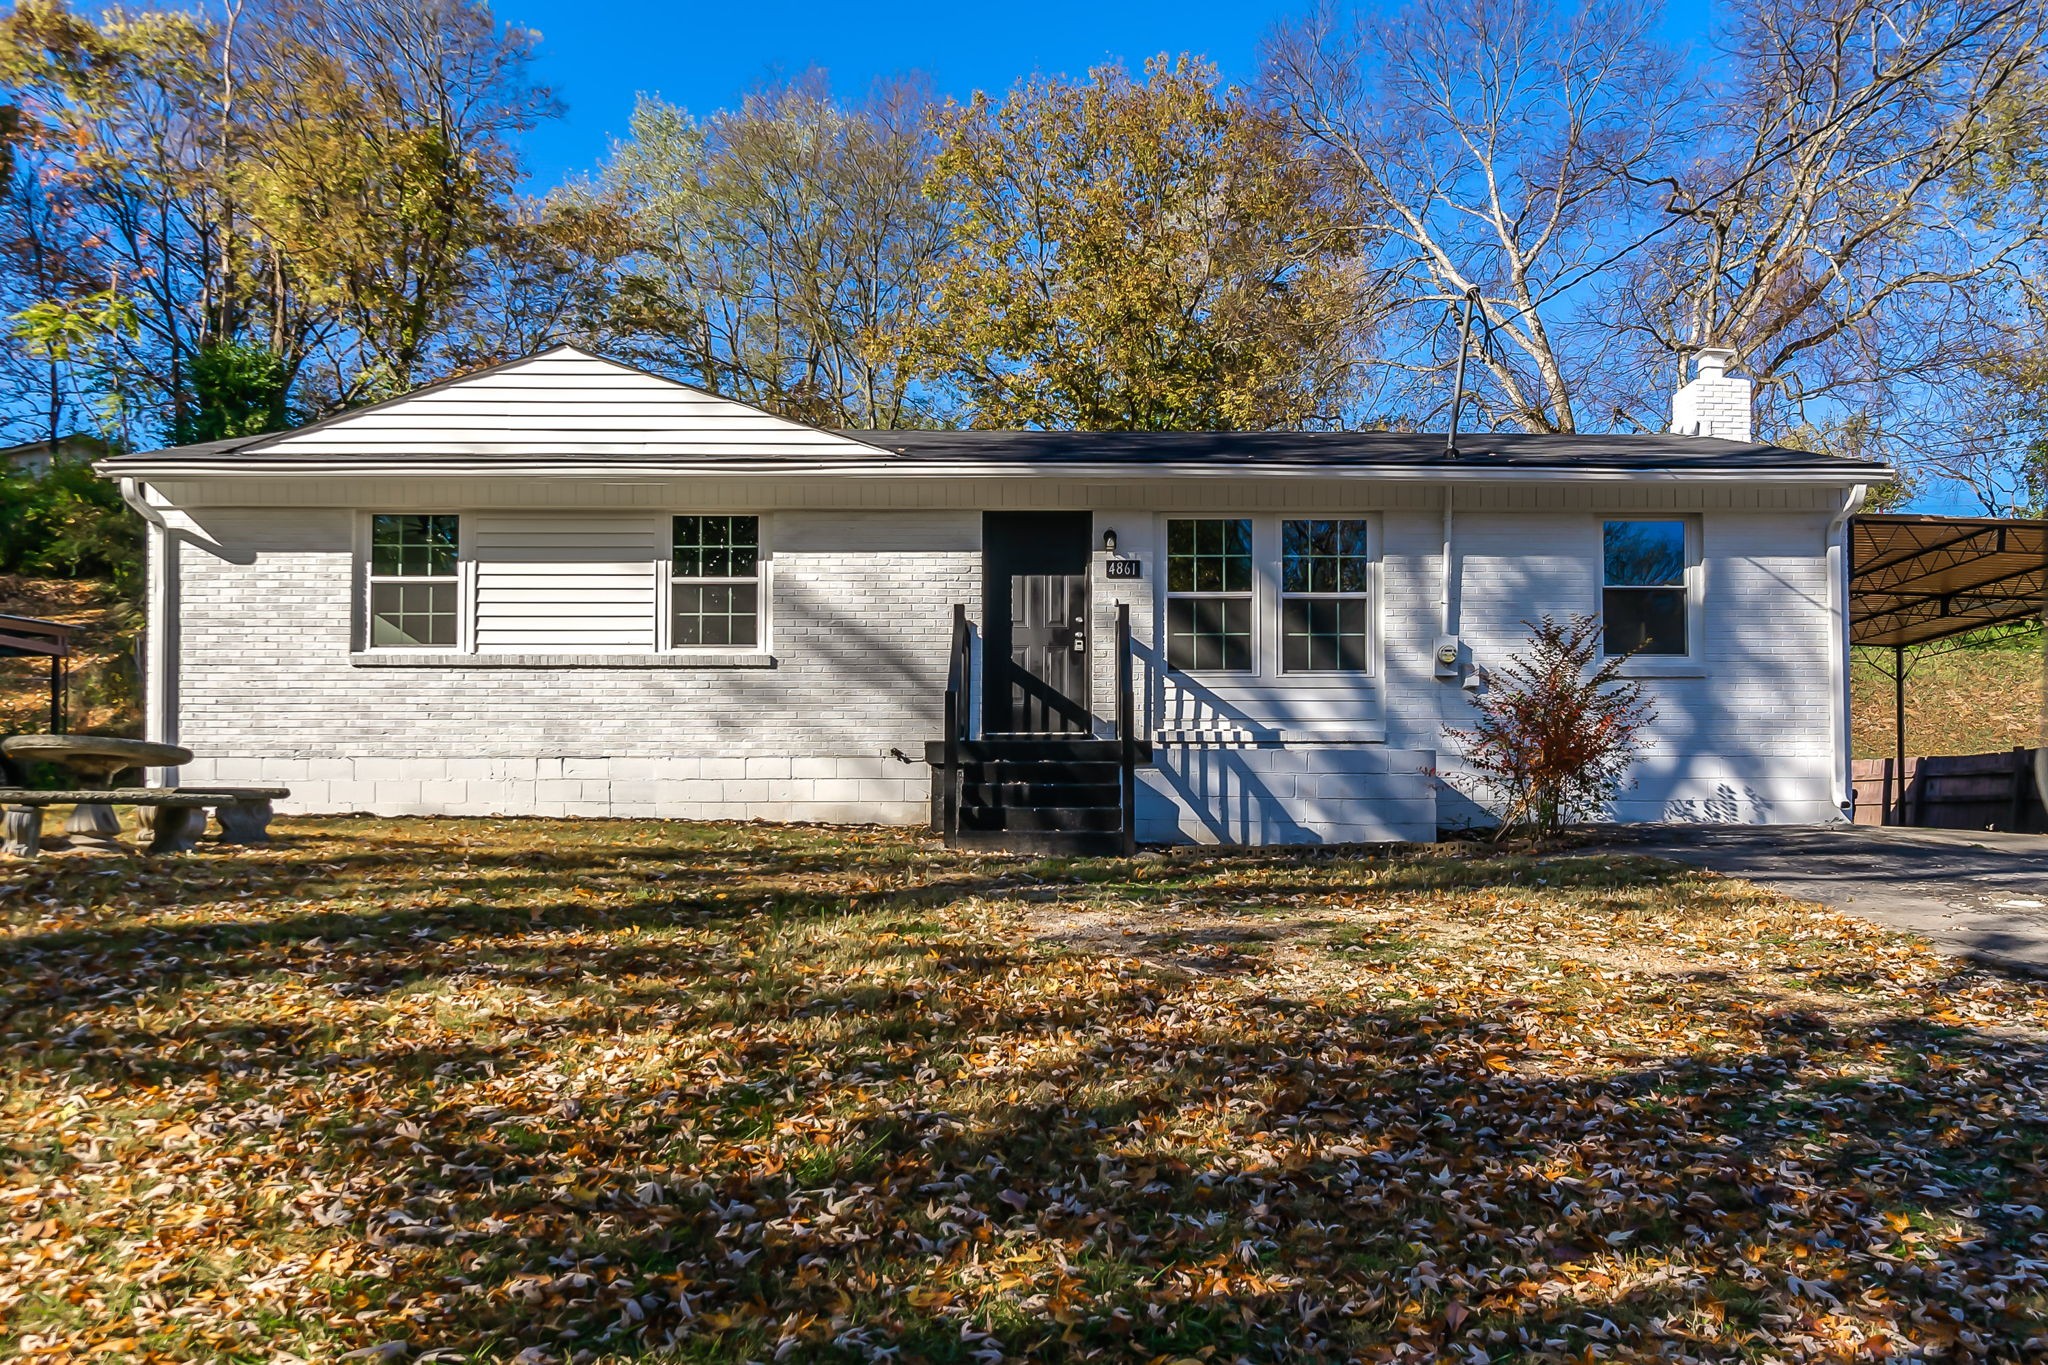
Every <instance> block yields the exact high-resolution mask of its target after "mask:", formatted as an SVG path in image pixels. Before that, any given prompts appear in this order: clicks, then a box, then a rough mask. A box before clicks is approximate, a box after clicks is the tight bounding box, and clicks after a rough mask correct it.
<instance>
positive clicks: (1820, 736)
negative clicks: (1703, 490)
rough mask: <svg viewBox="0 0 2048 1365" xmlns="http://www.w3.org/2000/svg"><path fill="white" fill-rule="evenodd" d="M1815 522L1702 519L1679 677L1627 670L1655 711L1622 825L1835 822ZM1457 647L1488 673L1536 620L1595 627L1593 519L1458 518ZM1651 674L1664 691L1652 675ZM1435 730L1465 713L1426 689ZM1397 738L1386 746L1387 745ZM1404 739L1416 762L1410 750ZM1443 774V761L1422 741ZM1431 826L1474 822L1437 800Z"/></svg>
mask: <svg viewBox="0 0 2048 1365" xmlns="http://www.w3.org/2000/svg"><path fill="white" fill-rule="evenodd" d="M1827 520H1828V519H1827V517H1826V516H1824V515H1820V514H1814V513H1806V514H1796V513H1795V514H1782V515H1768V516H1766V515H1741V514H1720V515H1717V514H1713V513H1707V514H1704V515H1702V516H1700V517H1698V518H1696V521H1695V524H1696V527H1697V530H1696V534H1697V535H1698V537H1699V541H1700V550H1701V563H1700V565H1699V569H1698V574H1699V583H1700V589H1701V595H1700V603H1701V610H1700V613H1699V618H1698V622H1697V624H1698V634H1699V638H1698V640H1697V642H1696V643H1695V645H1694V654H1695V658H1694V659H1693V660H1692V661H1690V662H1677V663H1669V664H1666V663H1662V662H1660V661H1652V660H1648V659H1645V660H1642V661H1641V665H1642V666H1641V667H1640V668H1639V669H1638V670H1637V671H1638V672H1639V673H1640V674H1643V675H1645V676H1643V685H1644V688H1645V689H1646V692H1647V694H1648V696H1649V699H1650V701H1651V702H1652V704H1653V705H1654V707H1655V709H1656V712H1657V720H1656V722H1655V724H1653V725H1652V726H1651V727H1650V730H1649V732H1648V736H1647V740H1648V743H1647V745H1646V748H1645V751H1644V754H1643V757H1642V760H1641V762H1640V763H1639V764H1638V765H1637V768H1636V771H1635V773H1634V779H1635V784H1634V786H1632V787H1631V788H1630V789H1628V790H1627V791H1625V792H1623V793H1622V794H1621V796H1620V799H1619V800H1618V801H1617V803H1616V807H1615V811H1614V814H1615V815H1616V817H1617V818H1619V819H1623V820H1713V821H1724V822H1745V823H1747V822H1768V823H1787V822H1811V821H1822V820H1831V819H1835V818H1838V816H1839V812H1838V810H1837V808H1836V806H1835V798H1834V786H1835V780H1836V779H1835V766H1834V765H1835V756H1834V744H1833V738H1832V736H1833V731H1832V728H1831V727H1832V716H1833V707H1834V704H1835V702H1834V681H1833V676H1834V675H1833V672H1832V670H1831V668H1830V661H1829V649H1830V634H1829V624H1828V605H1827V604H1828V584H1827V559H1826V556H1825V553H1824V547H1825V539H1826V533H1827ZM1457 541H1458V546H1459V554H1460V559H1461V564H1460V579H1461V583H1462V604H1461V605H1462V619H1461V623H1460V624H1461V627H1462V635H1463V638H1464V640H1465V642H1466V644H1467V646H1468V647H1469V649H1470V650H1471V653H1472V657H1473V659H1474V661H1476V662H1477V663H1479V664H1481V665H1488V666H1497V665H1498V664H1499V663H1500V661H1501V660H1502V659H1503V658H1504V657H1505V656H1506V655H1507V654H1508V653H1510V652H1516V651H1519V650H1520V649H1521V648H1522V646H1523V642H1524V641H1525V640H1526V639H1527V636H1528V628H1527V627H1526V626H1525V625H1524V624H1523V623H1524V622H1526V621H1531V620H1534V619H1535V618H1536V617H1537V616H1539V615H1540V614H1542V613H1544V612H1549V613H1550V614H1552V615H1554V616H1558V617H1562V616H1564V615H1567V614H1569V613H1571V612H1574V611H1578V612H1588V613H1590V612H1595V611H1597V609H1598V606H1599V601H1600V560H1601V518H1600V517H1599V516H1595V515H1586V514H1581V513H1542V512H1484V513H1478V514H1473V513H1460V514H1459V516H1458V520H1457ZM1657 673H1662V674H1664V676H1654V674H1657ZM1439 687H1440V691H1441V694H1442V695H1443V696H1444V697H1445V699H1446V704H1445V710H1444V717H1443V718H1444V722H1445V723H1447V724H1457V725H1463V724H1467V723H1469V717H1470V715H1471V714H1472V712H1471V706H1470V703H1469V701H1467V700H1465V699H1464V696H1463V693H1462V692H1461V690H1460V689H1459V688H1457V687H1455V686H1452V685H1449V684H1440V685H1439ZM1396 738H1397V737H1395V736H1390V741H1393V740H1395V739H1396ZM1400 738H1406V739H1408V740H1409V742H1413V743H1416V744H1417V745H1418V747H1419V745H1420V736H1419V735H1411V736H1404V737H1400ZM1438 742H1439V744H1441V746H1442V747H1443V749H1444V751H1445V758H1444V763H1445V767H1446V769H1447V770H1450V771H1456V769H1457V758H1456V754H1455V748H1456V746H1455V745H1454V744H1451V743H1449V742H1447V741H1441V740H1440V741H1438ZM1445 814H1446V817H1447V819H1457V818H1458V817H1459V816H1460V815H1462V816H1463V817H1465V818H1470V819H1476V818H1477V817H1478V814H1479V813H1478V812H1477V811H1476V810H1474V809H1472V808H1471V807H1470V805H1469V803H1467V802H1465V801H1463V800H1462V798H1460V797H1459V796H1457V795H1456V794H1455V793H1447V795H1446V800H1445Z"/></svg>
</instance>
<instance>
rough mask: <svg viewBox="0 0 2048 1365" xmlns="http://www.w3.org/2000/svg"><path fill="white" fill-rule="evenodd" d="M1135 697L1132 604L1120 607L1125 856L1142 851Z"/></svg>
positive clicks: (1118, 692)
mask: <svg viewBox="0 0 2048 1365" xmlns="http://www.w3.org/2000/svg"><path fill="white" fill-rule="evenodd" d="M1136 710H1137V707H1136V704H1135V699H1134V698H1133V697H1132V695H1131V604H1130V603H1128V602H1119V603H1117V604H1116V737H1117V743H1118V750H1119V752H1118V755H1117V760H1118V765H1119V766H1120V768H1121V769H1122V777H1123V788H1124V789H1123V807H1124V810H1123V815H1124V828H1123V839H1124V856H1125V857H1126V858H1128V857H1130V856H1131V855H1132V854H1134V853H1136V852H1137V851H1138V736H1137V734H1136V733H1135V723H1136V721H1135V715H1134V713H1135V711H1136Z"/></svg>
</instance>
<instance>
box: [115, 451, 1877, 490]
mask: <svg viewBox="0 0 2048 1365" xmlns="http://www.w3.org/2000/svg"><path fill="white" fill-rule="evenodd" d="M159 453H161V452H159ZM94 467H95V468H96V469H98V470H99V471H100V472H101V473H103V474H105V475H107V476H109V477H114V478H131V479H192V478H206V479H212V478H306V477H320V478H333V477H378V478H390V477H394V476H395V477H401V478H473V477H503V476H505V475H508V474H516V475H519V476H520V477H523V478H535V479H562V480H578V479H593V478H599V479H611V478H618V477H620V476H622V475H630V476H632V477H635V478H643V479H644V478H678V479H687V478H699V477H717V478H734V477H742V478H744V477H777V478H786V477H789V476H791V475H802V476H831V477H841V478H859V479H875V478H880V479H913V480H915V479H934V478H942V479H963V478H965V479H998V478H1001V479H1016V478H1068V479H1109V480H1130V479H1138V480H1147V481H1149V480H1154V479H1169V478H1171V479H1214V478H1246V477H1252V478H1287V479H1318V478H1320V479H1330V478H1373V479H1385V480H1390V481H1422V482H1444V481H1453V482H1468V481H1474V482H1476V481H1495V482H1502V481H1505V482H1708V483H1727V482H1743V481H1750V482H1754V481H1758V480H1762V481H1766V482H1772V483H1827V484H1839V485H1842V486H1844V487H1847V486H1851V485H1855V484H1871V483H1881V482H1884V481H1886V480H1888V479H1891V478H1893V477H1894V474H1893V471H1892V470H1891V469H1890V468H1888V467H1886V466H1883V465H1863V464H1853V463H1849V462H1842V461H1830V462H1828V463H1826V464H1814V465H1792V466H1779V467H1771V466H1727V465H1719V466H1716V465H1709V466H1703V467H1693V468H1688V467H1685V466H1678V465H1666V466H1649V467H1624V466H1588V465H1585V464H1557V465H1536V464H1493V463H1487V464H1481V463H1478V462H1473V463H1469V464H1459V463H1454V462H1433V463H1423V464H1363V463H1361V464H1342V465H1338V464H1330V463H1316V462H1301V463H1286V462H1280V461H1265V462H1258V463H1237V462H1224V461H1204V462H1201V463H1186V464H1180V463H1166V462H1158V463H1149V462H1148V463H1144V464H1138V463H1117V462H1107V463H1079V462H1076V463H1066V462H1059V463H1051V462H1033V463H1009V462H997V461H987V460H973V461H930V462H924V461H904V460H901V459H896V460H864V459H847V458H838V459H823V460H774V461H763V460H694V461H682V460H675V459H672V458H665V457H646V458H642V459H588V460H577V461H574V462H564V461H561V460H559V459H539V458H536V459H533V460H526V459H522V458H520V457H516V456H511V457H507V456H494V457H490V458H488V459H477V460H461V459H435V458H433V457H417V456H415V457H410V458H407V459H403V460H381V459H380V460H366V459H362V458H356V457H338V458H329V459H323V458H321V457H317V456H295V457H293V458H291V459H288V460H286V459H267V460H266V459H263V458H262V457H260V456H250V455H229V456H226V457H216V458H204V457H202V458H193V457H185V458H180V459H170V460H164V459H153V458H152V456H151V455H126V456H120V457H117V458H115V459H111V460H103V461H101V462H99V464H97V465H95V466H94Z"/></svg>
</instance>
